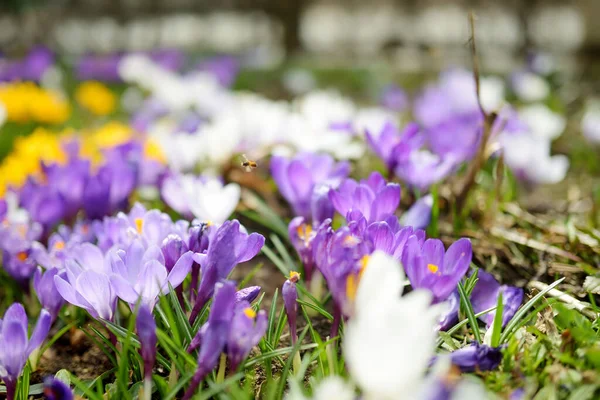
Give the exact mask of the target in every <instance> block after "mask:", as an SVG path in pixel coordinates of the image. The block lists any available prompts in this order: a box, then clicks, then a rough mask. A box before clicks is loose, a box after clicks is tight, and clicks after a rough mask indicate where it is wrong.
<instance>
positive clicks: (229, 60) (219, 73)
mask: <svg viewBox="0 0 600 400" xmlns="http://www.w3.org/2000/svg"><path fill="white" fill-rule="evenodd" d="M196 69H197V70H198V71H206V72H208V73H210V74H211V75H213V76H214V77H215V78H217V80H218V81H219V83H220V84H221V86H223V87H229V86H231V85H232V84H233V82H234V81H235V78H236V77H237V74H238V72H239V70H240V63H239V61H238V60H237V59H236V58H235V57H232V56H218V57H212V58H209V59H206V60H202V61H201V62H200V63H199V64H198V65H197V66H196Z"/></svg>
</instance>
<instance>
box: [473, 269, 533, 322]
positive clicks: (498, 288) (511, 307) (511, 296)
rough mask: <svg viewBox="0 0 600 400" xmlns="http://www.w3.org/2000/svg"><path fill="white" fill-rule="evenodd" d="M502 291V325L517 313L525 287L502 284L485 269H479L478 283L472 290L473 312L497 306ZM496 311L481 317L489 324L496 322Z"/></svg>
mask: <svg viewBox="0 0 600 400" xmlns="http://www.w3.org/2000/svg"><path fill="white" fill-rule="evenodd" d="M500 293H502V303H503V304H504V310H503V312H502V326H504V325H506V324H507V323H508V321H510V320H511V318H512V317H513V316H514V315H515V313H516V312H517V310H518V309H519V307H520V306H521V303H522V302H523V289H521V288H517V287H514V286H508V285H500V284H499V283H498V282H497V281H496V279H494V277H493V276H492V274H489V273H487V272H485V271H482V270H479V271H477V283H476V284H475V288H473V292H471V304H472V306H473V312H475V313H480V312H482V311H484V310H487V309H488V308H492V307H495V306H496V305H497V304H498V296H499V295H500ZM495 314H496V312H495V311H492V312H489V313H487V314H485V315H482V316H481V317H479V319H481V320H482V321H484V322H485V323H486V324H487V326H491V325H492V323H493V322H494V316H495Z"/></svg>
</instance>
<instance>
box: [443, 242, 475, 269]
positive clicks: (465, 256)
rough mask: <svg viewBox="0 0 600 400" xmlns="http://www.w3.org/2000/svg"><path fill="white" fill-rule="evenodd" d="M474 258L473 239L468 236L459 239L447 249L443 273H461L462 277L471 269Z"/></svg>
mask: <svg viewBox="0 0 600 400" xmlns="http://www.w3.org/2000/svg"><path fill="white" fill-rule="evenodd" d="M472 258H473V248H472V246H471V241H470V240H469V239H466V238H462V239H459V240H457V241H456V242H454V243H452V245H450V247H449V248H448V250H447V251H446V256H445V257H444V266H443V273H445V274H455V275H460V276H461V277H462V276H463V275H464V274H465V273H466V272H467V270H468V269H469V265H470V264H471V259H472ZM440 267H441V265H440Z"/></svg>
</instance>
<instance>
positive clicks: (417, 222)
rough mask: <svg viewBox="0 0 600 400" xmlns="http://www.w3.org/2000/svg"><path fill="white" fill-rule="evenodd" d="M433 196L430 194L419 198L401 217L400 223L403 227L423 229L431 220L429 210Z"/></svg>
mask: <svg viewBox="0 0 600 400" xmlns="http://www.w3.org/2000/svg"><path fill="white" fill-rule="evenodd" d="M432 206H433V196H431V195H430V194H429V195H427V196H424V197H421V198H420V199H419V200H417V201H416V202H415V204H413V205H412V207H410V208H409V209H408V211H407V212H405V213H404V214H403V215H402V218H401V219H400V222H401V223H402V225H404V226H412V227H413V228H415V229H425V228H426V227H427V225H429V221H430V220H431V208H432Z"/></svg>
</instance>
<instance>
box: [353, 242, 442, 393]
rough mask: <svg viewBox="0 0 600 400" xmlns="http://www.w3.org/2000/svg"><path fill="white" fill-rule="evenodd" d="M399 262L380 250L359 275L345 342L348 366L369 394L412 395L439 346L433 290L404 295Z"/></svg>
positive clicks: (373, 255)
mask: <svg viewBox="0 0 600 400" xmlns="http://www.w3.org/2000/svg"><path fill="white" fill-rule="evenodd" d="M403 287H404V273H403V271H402V269H401V266H400V263H399V262H398V261H396V260H394V259H393V258H392V257H390V256H388V255H386V254H384V253H382V252H379V251H376V252H375V253H373V254H372V255H371V257H370V259H369V261H368V263H367V266H366V269H365V271H364V273H363V275H362V278H361V280H360V283H359V286H358V290H357V294H356V301H355V309H354V315H353V316H352V317H351V318H350V320H349V321H348V324H347V325H346V330H345V337H344V343H343V350H344V356H345V359H346V361H347V364H348V370H349V371H350V374H351V375H352V377H353V379H354V381H355V382H356V383H357V384H358V386H359V387H360V388H361V389H362V392H363V394H364V398H365V399H390V400H391V399H394V400H399V399H411V398H414V396H415V395H416V394H417V393H418V392H419V391H420V390H421V382H422V380H423V376H424V374H425V371H426V369H427V367H428V364H429V362H430V360H431V358H432V357H433V355H434V351H435V338H436V336H437V332H436V329H435V328H436V324H437V319H438V317H439V313H440V312H441V311H442V309H441V308H440V307H442V306H440V305H436V306H432V305H431V300H432V298H431V293H429V292H428V291H426V290H415V291H413V292H411V293H409V294H408V295H406V296H403V297H401V294H402V291H403Z"/></svg>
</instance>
